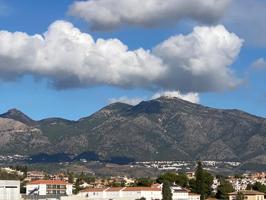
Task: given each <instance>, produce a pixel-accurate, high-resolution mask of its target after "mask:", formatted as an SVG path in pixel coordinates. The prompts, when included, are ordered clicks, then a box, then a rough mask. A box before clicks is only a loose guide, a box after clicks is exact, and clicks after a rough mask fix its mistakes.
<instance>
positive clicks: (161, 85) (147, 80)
mask: <svg viewBox="0 0 266 200" xmlns="http://www.w3.org/2000/svg"><path fill="white" fill-rule="evenodd" d="M242 42H243V41H242V40H241V39H240V38H238V37H237V36H236V35H235V34H233V33H230V32H228V31H227V30H226V29H225V28H224V27H223V26H214V27H204V26H203V27H196V28H195V29H194V30H193V32H192V33H190V34H188V35H177V36H173V37H171V38H169V39H167V40H166V41H164V42H162V43H161V44H158V45H157V46H156V47H154V48H153V49H151V50H145V49H142V48H139V49H136V50H130V49H129V48H128V47H127V45H125V44H123V43H122V42H121V41H120V40H118V39H97V40H94V39H93V38H92V36H91V35H89V34H87V33H83V32H81V31H80V30H79V29H77V28H75V27H74V26H73V25H72V24H71V23H69V22H66V21H56V22H54V23H53V24H51V25H50V27H49V28H48V30H47V32H45V33H44V34H36V35H28V34H27V33H22V32H8V31H4V30H3V31H0V44H1V45H0V80H4V81H5V80H7V81H10V80H16V79H17V78H19V77H22V76H24V75H32V76H34V77H35V78H40V77H41V78H46V79H48V80H49V81H50V83H51V84H52V85H53V86H54V87H56V88H59V89H67V88H74V87H88V86H92V85H111V86H117V87H123V88H144V89H152V90H155V89H156V90H180V91H181V92H182V93H184V92H185V93H187V92H204V91H219V90H224V89H230V88H232V87H234V86H236V85H237V84H238V83H239V80H238V78H236V77H235V76H234V74H233V71H232V69H231V68H230V65H231V64H232V63H233V62H234V60H235V59H236V58H237V56H238V53H239V51H240V49H241V45H242Z"/></svg>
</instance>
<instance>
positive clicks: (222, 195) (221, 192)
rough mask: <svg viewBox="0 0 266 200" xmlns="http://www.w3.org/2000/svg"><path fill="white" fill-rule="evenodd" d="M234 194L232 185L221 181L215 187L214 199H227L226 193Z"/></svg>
mask: <svg viewBox="0 0 266 200" xmlns="http://www.w3.org/2000/svg"><path fill="white" fill-rule="evenodd" d="M230 192H234V188H233V186H232V184H231V183H230V182H228V181H222V182H221V184H220V185H219V186H218V187H217V193H216V198H217V199H229V196H228V193H230Z"/></svg>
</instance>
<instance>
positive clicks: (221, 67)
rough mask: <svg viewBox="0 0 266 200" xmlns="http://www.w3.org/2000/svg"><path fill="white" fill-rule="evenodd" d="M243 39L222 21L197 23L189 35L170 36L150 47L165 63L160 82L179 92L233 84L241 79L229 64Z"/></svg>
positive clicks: (225, 86)
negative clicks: (206, 24)
mask: <svg viewBox="0 0 266 200" xmlns="http://www.w3.org/2000/svg"><path fill="white" fill-rule="evenodd" d="M242 43H243V40H241V39H240V38H239V37H238V36H237V35H235V34H234V33H230V32H228V31H227V30H226V29H225V27H224V26H222V25H219V26H215V27H196V28H194V30H193V32H192V33H190V34H188V35H177V36H173V37H171V38H169V39H168V40H166V41H164V42H162V43H161V44H159V45H158V46H157V47H155V48H154V50H153V54H154V55H156V56H157V57H160V58H161V59H162V60H163V62H164V64H165V65H167V66H168V68H167V71H166V73H165V74H164V75H166V77H165V78H164V79H161V80H159V82H160V84H161V85H162V86H163V87H164V88H170V89H173V90H175V89H177V88H179V89H180V90H181V91H182V92H204V91H219V90H224V89H228V88H234V87H236V86H237V85H238V84H239V83H240V82H239V80H237V79H236V78H235V76H234V73H233V71H232V70H231V69H230V65H231V64H232V63H233V62H234V61H235V59H236V58H237V56H238V54H239V51H240V49H241V46H242ZM172 86H174V87H172ZM176 86H178V87H177V88H176Z"/></svg>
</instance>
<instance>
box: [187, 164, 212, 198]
mask: <svg viewBox="0 0 266 200" xmlns="http://www.w3.org/2000/svg"><path fill="white" fill-rule="evenodd" d="M195 176H196V180H195V184H194V186H193V187H194V188H193V187H191V188H192V191H193V192H196V193H198V194H200V199H201V200H204V199H205V198H206V197H208V196H210V195H211V193H212V187H211V186H212V184H213V176H212V175H211V174H210V173H208V172H207V171H205V170H204V169H203V167H202V163H201V162H200V161H199V162H198V166H197V169H196V173H195Z"/></svg>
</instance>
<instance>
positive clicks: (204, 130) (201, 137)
mask: <svg viewBox="0 0 266 200" xmlns="http://www.w3.org/2000/svg"><path fill="white" fill-rule="evenodd" d="M0 138H1V141H0V154H11V153H20V154H21V153H23V154H30V155H32V154H37V153H40V152H44V153H50V154H53V153H71V154H73V153H77V154H78V153H82V152H89V151H92V152H95V153H96V154H97V155H99V156H100V157H101V158H103V159H108V158H110V157H114V156H120V157H121V156H123V157H128V158H134V159H135V160H195V159H204V160H226V161H229V160H234V161H236V160H240V161H251V162H256V163H264V162H265V163H266V149H265V146H266V119H265V118H260V117H256V116H253V115H250V114H248V113H245V112H242V111H239V110H221V109H212V108H208V107H204V106H201V105H197V104H192V103H190V102H187V101H184V100H181V99H178V98H167V97H161V98H158V99H155V100H151V101H144V102H141V103H140V104H138V105H136V106H131V105H127V104H123V103H115V104H111V105H109V106H107V107H105V108H103V109H101V110H100V111H98V112H96V113H95V114H93V115H91V116H89V117H85V118H82V119H80V120H78V121H69V120H65V119H60V118H50V119H44V120H41V121H34V120H32V119H30V118H29V117H27V116H26V115H25V114H23V113H21V112H20V111H17V110H11V111H8V112H7V113H5V114H2V115H0ZM2 138H4V139H2Z"/></svg>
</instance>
